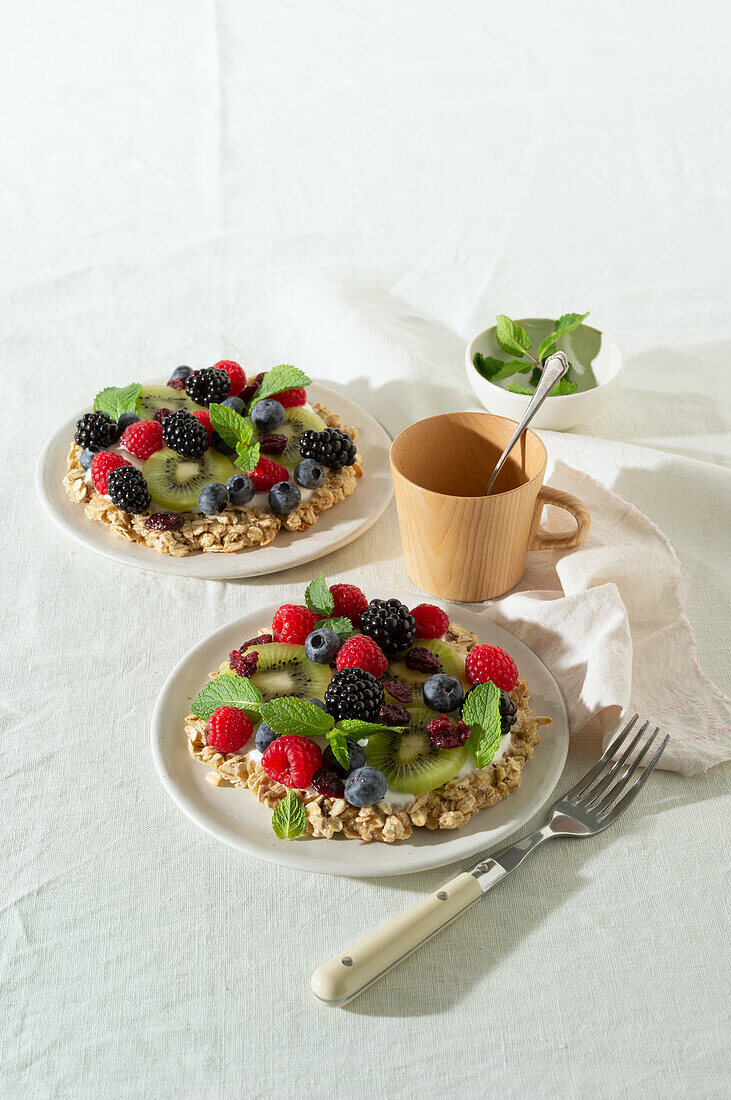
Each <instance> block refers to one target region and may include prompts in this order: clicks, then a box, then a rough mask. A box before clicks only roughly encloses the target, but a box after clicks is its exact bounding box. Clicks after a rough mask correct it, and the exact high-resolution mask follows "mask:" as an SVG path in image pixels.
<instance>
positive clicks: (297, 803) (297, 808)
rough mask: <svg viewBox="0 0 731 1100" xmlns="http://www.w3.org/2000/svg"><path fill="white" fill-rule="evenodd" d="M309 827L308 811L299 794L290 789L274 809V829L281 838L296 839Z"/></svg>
mask: <svg viewBox="0 0 731 1100" xmlns="http://www.w3.org/2000/svg"><path fill="white" fill-rule="evenodd" d="M306 827H307V811H306V810H305V804H304V802H303V801H302V799H301V798H300V797H299V795H297V794H295V792H294V791H289V792H288V793H287V794H286V795H285V796H284V798H283V799H282V801H281V802H277V804H276V806H275V807H274V810H273V811H272V829H273V830H274V832H275V834H276V835H277V837H278V838H279V839H280V840H296V839H297V837H298V836H302V833H303V832H304V831H305V829H306Z"/></svg>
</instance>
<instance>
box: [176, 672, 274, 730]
mask: <svg viewBox="0 0 731 1100" xmlns="http://www.w3.org/2000/svg"><path fill="white" fill-rule="evenodd" d="M216 707H238V708H239V710H243V711H246V713H247V714H248V715H249V717H250V718H256V719H257V720H258V719H259V717H260V714H261V692H260V691H259V689H258V687H257V686H256V684H252V682H251V680H247V679H246V677H245V676H233V675H232V676H229V675H228V673H222V674H221V675H220V676H217V677H216V678H215V680H211V682H210V683H208V684H206V686H205V687H204V688H202V689H201V691H199V692H198V694H197V695H196V697H195V699H194V700H193V702H192V703H191V704H190V710H191V714H195V715H196V717H197V718H202V719H203V720H204V721H206V722H207V721H208V719H209V718H210V717H211V715H212V714H213V712H214V710H215V709H216Z"/></svg>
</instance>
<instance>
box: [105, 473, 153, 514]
mask: <svg viewBox="0 0 731 1100" xmlns="http://www.w3.org/2000/svg"><path fill="white" fill-rule="evenodd" d="M107 487H108V490H109V497H110V499H111V501H112V504H116V506H117V508H120V509H121V510H122V511H123V512H132V513H135V514H136V513H139V512H146V511H147V509H148V508H149V507H150V505H151V504H152V497H151V496H150V493H149V491H148V488H147V482H146V481H145V479H144V478H143V476H142V474H141V473H140V471H139V470H138V469H137V467H136V466H117V467H116V469H114V470H112V471H111V472H110V474H109V477H108V478H107Z"/></svg>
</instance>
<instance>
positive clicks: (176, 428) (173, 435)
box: [162, 376, 228, 458]
mask: <svg viewBox="0 0 731 1100" xmlns="http://www.w3.org/2000/svg"><path fill="white" fill-rule="evenodd" d="M227 377H228V376H227ZM162 438H163V443H164V444H165V446H166V447H170V449H171V450H172V451H177V452H178V454H179V455H182V456H183V458H200V457H201V455H202V454H203V453H204V451H205V450H206V449H207V447H208V432H207V431H206V429H205V428H204V427H203V425H202V424H201V422H200V420H197V419H196V418H195V417H194V416H193V414H192V413H189V412H186V411H185V409H178V411H177V412H174V413H170V416H166V417H165V419H164V420H163V422H162Z"/></svg>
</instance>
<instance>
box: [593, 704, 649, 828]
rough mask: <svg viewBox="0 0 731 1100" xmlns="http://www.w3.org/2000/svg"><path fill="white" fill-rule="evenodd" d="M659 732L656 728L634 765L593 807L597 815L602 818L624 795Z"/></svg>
mask: <svg viewBox="0 0 731 1100" xmlns="http://www.w3.org/2000/svg"><path fill="white" fill-rule="evenodd" d="M659 732H660V727H659V726H656V727H655V729H654V731H653V732H652V735H651V736H650V737H648V739H647V741H645V743H644V745H643V746H642V752H640V753H638V755H637V756H636V757H635V759H634V760H633V761H632V763H631V764H629V765H628V766H627V768H626V769H625V771H624V772H623V773H622V775H620V777H619V779H618V780H617V782H616V783H615V784H614V786H613V787H612V789H611V790H610V791H609V793H608V794H606V795H605V796H604V798H603V799H602V800H601V802H600V803H599V805H598V806H594V807H593V810H594V813H595V814H597V815H598V816H601V814H603V813H604V812H605V811H606V810H608V809H609V807H610V806H611V805H612V803H613V802H615V801H616V800H617V799H618V798H619V796H620V795H621V794H622V792H623V791H624V789H625V787H626V786H627V784H628V782H629V781H630V779H631V778H632V776H633V774H634V772H635V771H636V770H637V767H638V765H640V764H641V763H642V761H643V760H644V758H645V756H647V752H648V750H649V748H650V746H651V745H652V742H653V741H654V740H655V738H656V737H657V735H658V733H659Z"/></svg>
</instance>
